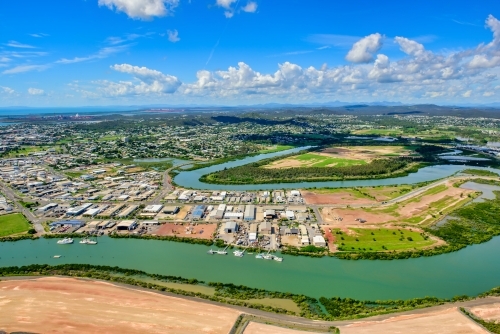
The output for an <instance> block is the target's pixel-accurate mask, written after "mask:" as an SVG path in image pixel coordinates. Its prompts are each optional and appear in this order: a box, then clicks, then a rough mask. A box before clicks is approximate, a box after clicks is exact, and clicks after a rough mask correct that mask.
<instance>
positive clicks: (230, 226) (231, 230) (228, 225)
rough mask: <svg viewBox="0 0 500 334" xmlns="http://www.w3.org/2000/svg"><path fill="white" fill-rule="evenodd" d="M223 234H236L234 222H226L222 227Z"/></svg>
mask: <svg viewBox="0 0 500 334" xmlns="http://www.w3.org/2000/svg"><path fill="white" fill-rule="evenodd" d="M224 232H226V233H235V232H238V223H236V222H227V223H226V225H225V226H224Z"/></svg>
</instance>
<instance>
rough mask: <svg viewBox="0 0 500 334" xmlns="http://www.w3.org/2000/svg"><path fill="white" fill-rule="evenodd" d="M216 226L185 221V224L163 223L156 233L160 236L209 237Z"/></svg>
mask: <svg viewBox="0 0 500 334" xmlns="http://www.w3.org/2000/svg"><path fill="white" fill-rule="evenodd" d="M216 228H217V224H198V225H196V226H194V225H189V224H188V223H186V224H185V225H180V224H177V225H176V224H174V223H165V224H163V225H162V226H161V227H160V228H159V229H158V231H157V232H156V234H157V235H162V236H163V235H169V236H174V235H175V236H178V237H183V238H193V239H211V238H212V235H213V234H214V232H215V229H216Z"/></svg>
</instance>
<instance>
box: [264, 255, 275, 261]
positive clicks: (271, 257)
mask: <svg viewBox="0 0 500 334" xmlns="http://www.w3.org/2000/svg"><path fill="white" fill-rule="evenodd" d="M262 258H263V259H264V260H272V259H273V256H272V255H269V254H266V255H263V256H262Z"/></svg>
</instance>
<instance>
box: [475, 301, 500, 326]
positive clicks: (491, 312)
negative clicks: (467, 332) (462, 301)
mask: <svg viewBox="0 0 500 334" xmlns="http://www.w3.org/2000/svg"><path fill="white" fill-rule="evenodd" d="M470 312H471V313H472V314H474V315H475V316H476V317H478V318H481V319H483V320H485V321H495V322H500V302H499V303H496V304H490V305H480V306H475V307H472V308H471V309H470Z"/></svg>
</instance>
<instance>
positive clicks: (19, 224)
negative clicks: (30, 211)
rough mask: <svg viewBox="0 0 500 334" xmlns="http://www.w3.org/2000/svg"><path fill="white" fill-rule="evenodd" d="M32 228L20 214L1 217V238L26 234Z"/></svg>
mask: <svg viewBox="0 0 500 334" xmlns="http://www.w3.org/2000/svg"><path fill="white" fill-rule="evenodd" d="M30 228H31V225H30V224H29V223H28V220H26V218H25V217H24V216H23V215H22V214H20V213H13V214H9V215H3V216H0V237H5V236H8V235H12V234H19V233H25V232H28V230H29V229H30Z"/></svg>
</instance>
